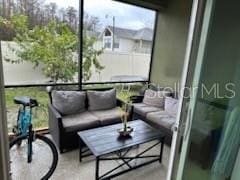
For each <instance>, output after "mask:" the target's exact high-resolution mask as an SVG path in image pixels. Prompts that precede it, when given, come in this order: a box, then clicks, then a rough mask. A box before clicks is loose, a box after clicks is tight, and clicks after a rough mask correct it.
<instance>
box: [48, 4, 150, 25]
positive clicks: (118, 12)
mask: <svg viewBox="0 0 240 180" xmlns="http://www.w3.org/2000/svg"><path fill="white" fill-rule="evenodd" d="M49 2H55V3H56V4H57V5H58V6H59V7H65V8H66V7H68V6H73V7H75V8H76V9H78V6H79V0H68V1H66V0H46V1H45V3H49ZM84 11H86V12H87V13H89V14H90V15H92V16H96V17H98V18H99V20H100V23H101V25H102V26H106V25H111V24H112V19H111V18H108V19H106V18H105V16H106V14H108V15H111V16H115V19H116V26H119V27H123V28H124V27H125V28H130V29H139V28H142V27H145V26H146V25H147V26H149V27H150V26H151V25H152V24H154V11H151V10H147V9H144V8H140V7H137V6H133V5H129V4H125V3H121V2H116V1H112V0H85V1H84Z"/></svg>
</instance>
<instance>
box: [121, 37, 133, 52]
mask: <svg viewBox="0 0 240 180" xmlns="http://www.w3.org/2000/svg"><path fill="white" fill-rule="evenodd" d="M119 40H120V42H119V49H116V51H120V52H133V48H134V46H135V43H134V41H133V40H130V39H122V38H120V39H119Z"/></svg>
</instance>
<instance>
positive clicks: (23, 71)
mask: <svg viewBox="0 0 240 180" xmlns="http://www.w3.org/2000/svg"><path fill="white" fill-rule="evenodd" d="M1 45H2V55H3V68H4V70H3V71H4V79H5V84H6V85H14V84H39V83H46V82H48V81H49V79H48V78H46V77H45V76H44V75H43V74H42V71H41V69H42V67H43V65H40V66H38V67H37V68H34V66H33V64H31V63H28V62H22V63H19V64H16V63H14V64H12V63H10V62H7V61H6V60H5V59H11V60H16V59H17V56H16V55H15V53H14V52H13V51H12V49H13V48H17V46H16V44H15V43H13V42H3V41H2V42H1ZM99 62H100V64H101V65H102V66H104V69H103V70H102V71H101V72H100V73H97V72H96V71H95V70H94V68H92V76H91V79H90V80H89V81H90V82H99V81H111V80H112V77H113V76H126V75H127V76H139V77H143V78H145V79H147V77H148V73H149V66H150V54H140V53H121V52H110V51H109V52H108V51H105V52H104V53H103V54H101V55H100V57H99ZM75 79H76V80H77V75H76V78H75Z"/></svg>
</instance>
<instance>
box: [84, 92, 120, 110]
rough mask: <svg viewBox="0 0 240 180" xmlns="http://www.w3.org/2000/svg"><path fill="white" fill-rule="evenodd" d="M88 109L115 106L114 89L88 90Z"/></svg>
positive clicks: (103, 108)
mask: <svg viewBox="0 0 240 180" xmlns="http://www.w3.org/2000/svg"><path fill="white" fill-rule="evenodd" d="M87 96H88V105H89V107H88V109H89V110H91V111H97V110H105V109H112V108H115V107H116V104H117V96H116V89H111V90H108V91H88V92H87Z"/></svg>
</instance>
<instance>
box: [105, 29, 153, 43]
mask: <svg viewBox="0 0 240 180" xmlns="http://www.w3.org/2000/svg"><path fill="white" fill-rule="evenodd" d="M107 28H109V29H110V30H111V31H113V27H112V26H108V27H107ZM105 29H106V28H105ZM114 33H115V35H116V36H117V37H121V38H127V39H135V40H145V41H152V39H153V30H152V29H150V28H142V29H139V30H132V29H125V28H119V27H115V28H114Z"/></svg>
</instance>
